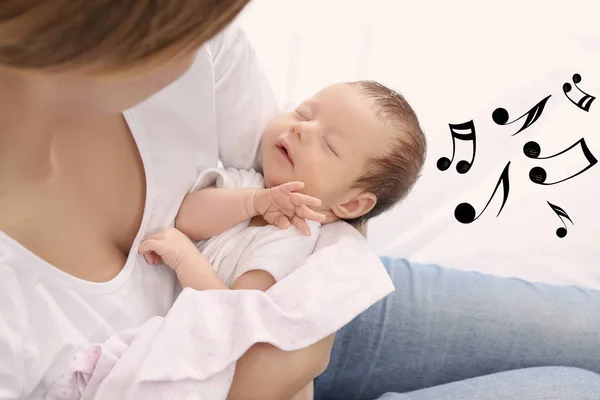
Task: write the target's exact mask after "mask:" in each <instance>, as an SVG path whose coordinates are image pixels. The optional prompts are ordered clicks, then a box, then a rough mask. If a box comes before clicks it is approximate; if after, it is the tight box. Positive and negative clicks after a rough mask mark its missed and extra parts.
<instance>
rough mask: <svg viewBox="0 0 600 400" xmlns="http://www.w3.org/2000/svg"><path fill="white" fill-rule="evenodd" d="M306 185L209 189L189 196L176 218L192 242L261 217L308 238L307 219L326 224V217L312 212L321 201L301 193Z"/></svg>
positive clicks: (182, 230)
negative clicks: (292, 226) (324, 221)
mask: <svg viewBox="0 0 600 400" xmlns="http://www.w3.org/2000/svg"><path fill="white" fill-rule="evenodd" d="M303 187H304V184H303V183H302V182H288V183H284V184H283V185H279V186H275V187H272V188H269V189H244V188H239V189H238V188H214V187H211V188H205V189H200V190H197V191H195V192H192V193H190V194H188V195H187V196H186V197H185V199H184V200H183V204H182V205H181V208H180V210H179V213H178V214H177V217H176V219H175V227H176V228H177V229H179V230H180V231H181V232H183V233H185V234H186V235H187V236H188V237H189V238H190V239H192V240H194V241H197V240H206V239H209V238H211V237H213V236H215V235H218V234H220V233H223V232H224V231H226V230H227V229H230V228H233V227H234V226H235V225H237V224H239V223H241V222H243V221H246V220H248V219H251V218H253V217H255V216H257V215H262V216H263V218H264V219H265V220H266V221H267V222H268V223H270V224H273V225H276V226H278V227H280V228H284V229H285V228H288V227H289V226H290V224H292V225H294V226H296V227H297V228H298V229H300V231H302V233H304V234H305V235H310V229H309V228H308V225H307V224H306V221H305V219H311V220H314V221H318V222H322V221H323V220H324V219H325V216H324V215H322V214H319V213H316V212H315V211H313V210H311V209H310V208H309V206H312V207H317V206H320V205H321V201H320V200H318V199H316V198H314V197H311V196H307V195H305V194H301V193H298V192H297V190H300V189H302V188H303Z"/></svg>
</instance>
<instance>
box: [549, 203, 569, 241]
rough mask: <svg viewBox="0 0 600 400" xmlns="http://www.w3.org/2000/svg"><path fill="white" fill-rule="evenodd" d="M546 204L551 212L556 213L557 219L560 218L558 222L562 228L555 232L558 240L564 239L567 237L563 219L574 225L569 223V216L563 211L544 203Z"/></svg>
mask: <svg viewBox="0 0 600 400" xmlns="http://www.w3.org/2000/svg"><path fill="white" fill-rule="evenodd" d="M546 203H548V205H549V206H550V208H551V209H552V211H554V212H555V213H556V215H558V218H560V222H562V224H563V226H564V228H558V229H557V230H556V236H558V237H559V238H564V237H565V236H567V225H566V224H565V220H564V219H563V218H566V219H568V220H569V222H571V224H573V225H575V224H574V223H573V221H571V218H570V217H569V215H568V214H567V212H566V211H565V210H563V209H562V208H560V207H559V206H555V205H554V204H552V203H550V202H549V201H546Z"/></svg>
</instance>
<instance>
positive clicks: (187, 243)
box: [47, 81, 426, 400]
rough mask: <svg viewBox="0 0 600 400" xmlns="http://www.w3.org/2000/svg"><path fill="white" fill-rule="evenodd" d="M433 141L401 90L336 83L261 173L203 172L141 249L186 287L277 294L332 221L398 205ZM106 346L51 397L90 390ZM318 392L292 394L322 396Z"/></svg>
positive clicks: (298, 116) (272, 148)
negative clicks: (170, 221)
mask: <svg viewBox="0 0 600 400" xmlns="http://www.w3.org/2000/svg"><path fill="white" fill-rule="evenodd" d="M425 148H426V142H425V138H424V135H423V133H422V131H421V128H420V126H419V122H418V120H417V117H416V115H415V113H414V111H413V110H412V108H411V107H410V106H409V104H408V103H407V102H406V100H405V99H404V98H403V97H402V96H401V95H400V94H398V93H396V92H394V91H392V90H390V89H388V88H386V87H385V86H383V85H381V84H379V83H376V82H372V81H359V82H353V83H341V84H336V85H332V86H329V87H327V88H325V89H323V90H322V91H320V92H319V93H317V94H316V95H314V96H313V97H311V98H310V99H308V100H306V101H305V102H303V103H302V104H300V105H299V106H298V107H297V108H296V109H295V110H294V111H292V112H289V113H286V114H284V115H281V116H280V117H278V118H276V119H275V120H273V121H272V122H271V123H270V124H269V125H268V127H267V129H266V131H265V133H264V136H263V138H262V141H261V145H260V154H259V156H260V160H261V162H262V169H263V174H262V175H261V174H259V173H258V172H255V171H254V170H237V169H232V168H228V169H218V168H214V169H208V170H205V171H203V172H202V173H201V174H200V176H199V177H198V179H197V180H196V183H195V184H194V186H193V188H192V190H191V191H190V193H189V194H188V195H187V196H186V198H185V199H184V201H183V203H182V206H181V209H180V210H179V213H178V215H177V217H176V221H175V227H174V228H167V229H164V230H162V231H160V232H157V233H154V234H151V235H149V236H148V237H146V238H145V239H144V240H143V242H142V243H141V244H140V247H139V252H140V253H141V254H143V255H144V257H145V258H146V260H147V261H148V262H149V263H164V264H166V265H168V266H169V267H170V268H171V269H173V270H174V271H175V273H176V275H177V278H178V280H179V282H180V283H181V286H182V287H184V288H185V287H189V288H192V289H195V290H199V291H205V290H215V289H224V290H228V289H254V290H260V291H267V290H268V289H269V288H270V287H271V286H273V285H274V284H275V283H276V282H278V281H280V280H282V279H283V278H285V277H286V276H287V275H289V274H291V273H293V272H294V271H295V270H296V269H298V267H300V266H301V265H302V264H303V262H304V260H305V259H306V258H308V257H309V256H311V254H312V253H313V251H314V250H315V244H316V241H317V238H318V237H319V230H320V227H321V225H322V224H329V223H332V222H334V221H339V220H342V221H346V222H348V223H350V224H351V225H353V226H355V227H357V228H360V227H361V226H362V225H363V224H364V223H365V222H366V221H367V220H368V219H370V218H372V217H375V216H377V215H379V214H381V213H382V212H384V211H386V210H388V209H389V208H391V207H392V206H393V205H395V204H396V203H398V202H399V201H400V200H401V199H402V198H403V197H404V196H405V195H406V194H407V193H408V192H409V190H410V189H411V187H412V186H413V184H414V183H415V181H416V180H417V177H418V175H419V172H420V170H421V167H422V165H423V162H424V158H425ZM316 254H319V253H318V252H317V253H315V255H316ZM375 258H376V257H375ZM298 272H300V271H298ZM248 301H250V299H248ZM128 340H129V341H131V340H132V339H131V338H130V339H128ZM119 343H121V342H119ZM127 343H129V342H127ZM119 346H123V345H122V344H119ZM122 350H123V349H121V348H120V347H119V352H118V354H121V353H122ZM102 351H106V350H102ZM100 352H101V350H100V347H98V346H90V347H89V348H84V349H82V350H81V351H80V352H79V353H78V354H76V355H75V356H74V357H73V361H72V363H73V365H70V366H68V368H67V371H69V372H68V373H67V374H64V375H63V377H62V380H61V382H57V383H56V385H55V386H53V389H52V390H51V393H49V396H48V397H47V398H49V399H59V398H63V397H61V395H60V392H59V391H58V390H59V388H61V387H65V386H68V387H71V386H73V385H75V386H76V387H77V390H73V391H70V393H72V394H73V393H85V392H86V388H85V386H86V385H87V384H88V382H101V381H102V379H104V378H103V377H102V376H99V375H102V374H105V373H107V372H106V371H110V368H109V367H107V366H106V365H102V368H98V365H99V364H98V363H99V361H98V360H99V357H100V356H99V354H100ZM107 354H110V352H108V353H107ZM112 358H115V357H112ZM112 358H110V357H108V358H107V359H109V361H110V362H109V364H110V363H113V362H114V360H113V359H112ZM105 362H107V361H105ZM82 363H83V364H82ZM82 377H83V378H82ZM69 385H70V386H69ZM165 390H168V387H167V386H165ZM311 390H312V386H311V385H309V386H307V387H306V388H304V389H303V390H302V391H300V392H299V393H298V394H297V395H296V396H295V397H294V400H296V399H301V398H302V399H305V398H312V395H311ZM155 395H156V396H157V397H161V396H162V395H161V394H160V393H159V392H156V393H155ZM73 398H79V397H78V396H75V397H73V396H70V397H69V399H73ZM203 398H204V397H203ZM208 398H211V399H212V398H214V397H213V396H212V395H210V396H209V397H208Z"/></svg>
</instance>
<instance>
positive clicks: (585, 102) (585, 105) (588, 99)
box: [563, 74, 596, 112]
mask: <svg viewBox="0 0 600 400" xmlns="http://www.w3.org/2000/svg"><path fill="white" fill-rule="evenodd" d="M580 82H581V75H579V74H575V75H573V84H574V85H575V87H576V88H577V90H579V91H580V92H581V94H582V97H581V98H580V99H579V100H577V101H575V100H573V99H572V98H570V97H569V95H568V94H567V93H569V92H570V91H571V90H572V89H573V86H571V84H570V83H568V82H567V83H565V84H564V85H563V93H564V94H565V96H567V99H569V101H570V102H571V103H573V104H575V105H576V106H577V107H579V108H581V109H582V110H583V111H586V112H589V111H590V107H591V106H592V103H593V102H594V100H596V98H595V97H594V96H592V95H590V94H588V93H586V92H584V91H583V90H581V88H580V87H579V86H577V84H578V83H580Z"/></svg>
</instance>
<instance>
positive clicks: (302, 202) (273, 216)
mask: <svg viewBox="0 0 600 400" xmlns="http://www.w3.org/2000/svg"><path fill="white" fill-rule="evenodd" d="M303 187H304V183H302V182H288V183H284V184H283V185H279V186H275V187H272V188H269V189H264V190H259V191H257V192H256V195H255V196H254V208H255V209H256V212H257V213H258V214H259V215H262V217H263V218H264V220H265V221H267V222H268V223H269V224H272V225H275V226H278V227H279V228H282V229H287V228H288V227H289V226H290V225H294V226H295V227H296V228H298V229H299V230H300V232H302V233H303V234H304V235H306V236H310V228H309V227H308V224H307V223H306V220H307V219H310V220H312V221H317V222H323V221H325V215H323V214H320V213H318V212H316V211H313V210H311V209H310V208H309V207H319V206H320V205H321V200H319V199H317V198H315V197H312V196H308V195H306V194H302V193H297V191H298V190H300V189H302V188H303Z"/></svg>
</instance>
